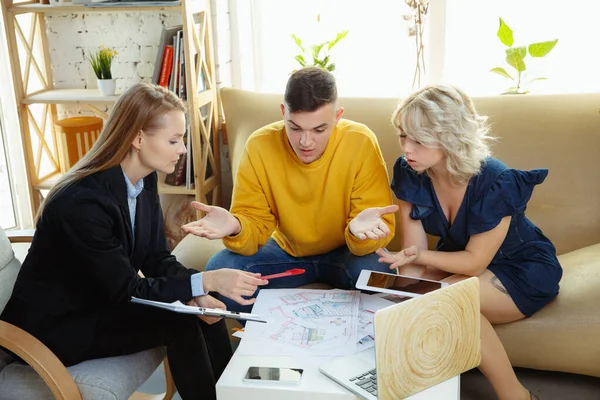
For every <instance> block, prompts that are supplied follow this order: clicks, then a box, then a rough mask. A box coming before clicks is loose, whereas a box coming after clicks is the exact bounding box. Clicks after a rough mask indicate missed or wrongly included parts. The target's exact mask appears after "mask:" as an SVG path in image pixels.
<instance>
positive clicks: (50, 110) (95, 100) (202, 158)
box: [0, 0, 221, 213]
mask: <svg viewBox="0 0 600 400" xmlns="http://www.w3.org/2000/svg"><path fill="white" fill-rule="evenodd" d="M0 2H1V6H2V12H3V13H2V14H3V18H4V27H5V29H6V34H7V39H8V46H9V54H10V63H11V70H12V75H13V84H14V92H15V98H16V101H17V107H18V110H19V119H20V125H21V135H22V137H23V144H24V151H25V155H26V160H27V163H26V164H27V165H26V167H27V173H28V176H29V190H30V195H31V199H32V209H33V212H34V213H35V212H36V211H37V209H38V207H39V205H40V202H41V200H42V193H41V191H42V190H48V189H50V188H51V187H52V185H53V184H54V183H55V182H56V180H57V179H58V177H59V176H61V175H62V174H63V173H65V172H66V171H63V170H61V166H60V164H61V163H60V162H59V160H60V156H61V154H60V153H61V152H62V149H61V147H60V145H59V140H58V137H57V134H56V131H55V125H54V123H55V122H56V121H57V120H58V115H57V109H56V105H57V104H79V105H80V106H81V107H84V108H86V109H88V110H90V111H92V112H93V113H95V114H96V115H98V116H100V117H102V118H107V117H108V114H107V113H106V112H104V111H102V110H100V109H99V108H98V107H97V106H96V105H97V104H112V103H115V102H116V101H117V100H118V98H119V94H117V95H115V96H108V97H106V96H102V95H100V93H99V91H98V90H97V89H55V88H54V82H53V78H52V68H51V63H50V54H49V51H48V40H47V37H46V32H47V30H46V20H45V14H47V13H65V12H68V13H83V12H85V13H102V12H112V13H115V12H132V11H136V12H158V11H176V10H179V11H180V12H181V16H182V26H183V29H182V30H183V42H184V52H185V67H186V68H185V73H186V85H187V90H186V92H187V104H188V108H189V115H188V117H189V123H190V133H191V140H192V152H193V166H192V167H193V173H194V181H195V182H196V185H194V186H193V187H192V188H191V189H186V188H185V186H171V185H167V184H165V183H164V182H163V179H164V176H161V177H160V179H159V181H160V183H159V191H160V193H162V194H176V195H194V196H195V199H196V200H198V201H201V202H204V203H209V204H216V205H218V204H220V201H221V198H220V197H221V185H220V160H219V156H220V153H219V135H218V131H219V127H218V123H219V118H218V109H219V106H218V101H219V99H218V93H217V87H216V70H215V61H214V49H213V41H212V21H211V12H210V0H181V1H176V2H173V5H172V6H171V5H169V6H153V5H143V6H139V7H116V6H114V7H113V6H111V7H85V6H83V5H68V6H61V7H52V6H50V5H46V4H39V3H35V2H19V3H16V2H13V1H12V0H0ZM146 4H147V3H146ZM24 14H29V17H30V18H29V22H28V23H27V24H23V23H22V22H21V21H20V19H22V18H23V15H24ZM25 28H27V29H25ZM157 44H158V43H157ZM106 45H108V46H110V43H106ZM23 54H24V55H25V57H23ZM196 54H198V55H199V57H196ZM20 55H21V56H20ZM200 71H202V74H203V76H204V81H205V82H204V83H205V87H206V90H204V91H202V92H200V93H198V92H197V87H198V86H197V79H198V75H199V72H200ZM34 78H35V79H37V82H39V83H41V86H42V89H41V90H40V89H39V84H38V87H37V88H36V89H35V90H33V89H32V86H35V83H33V82H34ZM204 106H206V110H207V112H206V115H204V116H203V115H202V114H201V111H200V108H201V107H204ZM34 107H35V108H36V110H35V112H34V110H33V108H34ZM40 110H41V111H40ZM42 164H44V165H45V166H46V167H47V166H48V165H50V166H51V168H50V170H48V168H46V170H44V171H43V172H42V169H41V165H42ZM208 168H210V171H211V174H210V175H209V176H207V169H208ZM198 183H200V184H198Z"/></svg>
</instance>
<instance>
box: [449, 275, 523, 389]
mask: <svg viewBox="0 0 600 400" xmlns="http://www.w3.org/2000/svg"><path fill="white" fill-rule="evenodd" d="M466 278H469V277H468V276H464V275H453V276H451V277H449V278H447V279H445V281H446V282H449V283H456V282H458V281H461V280H463V279H466ZM479 291H480V298H481V364H480V365H479V370H480V371H481V372H482V373H483V375H485V377H486V378H487V379H488V380H489V381H490V383H491V384H492V386H493V388H494V391H495V392H496V394H497V395H498V398H499V399H500V400H521V399H522V400H529V399H530V395H529V392H528V391H527V389H525V387H523V385H521V383H520V382H519V380H518V379H517V376H516V375H515V371H514V369H513V367H512V365H511V363H510V360H509V359H508V355H507V354H506V351H505V350H504V347H503V346H502V342H500V338H498V335H497V334H496V331H495V330H494V327H493V326H492V324H504V323H507V322H513V321H517V320H519V319H522V318H525V316H524V315H523V314H522V313H521V311H519V309H518V308H517V306H516V305H515V303H514V301H513V300H512V298H511V297H510V296H509V295H508V292H507V291H506V289H505V288H504V286H503V285H502V283H500V280H499V279H498V278H497V277H496V275H494V274H493V273H492V272H491V271H489V270H486V271H485V272H484V273H483V274H481V275H479Z"/></svg>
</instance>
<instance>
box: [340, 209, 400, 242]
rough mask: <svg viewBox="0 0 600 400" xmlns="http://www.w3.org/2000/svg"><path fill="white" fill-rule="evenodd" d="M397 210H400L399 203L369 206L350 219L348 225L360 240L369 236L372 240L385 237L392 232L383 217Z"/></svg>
mask: <svg viewBox="0 0 600 400" xmlns="http://www.w3.org/2000/svg"><path fill="white" fill-rule="evenodd" d="M396 211H398V206H397V205H391V206H387V207H373V208H367V209H366V210H363V211H361V212H360V214H358V215H357V216H356V217H354V219H353V220H352V221H350V224H349V225H348V228H349V229H350V233H352V234H353V235H354V236H356V237H357V238H359V239H360V240H365V239H367V238H369V239H371V240H378V239H383V238H384V237H386V236H389V235H390V234H391V232H390V228H388V226H387V224H386V223H385V221H384V220H383V219H382V218H381V217H382V216H383V215H385V214H392V213H395V212H396Z"/></svg>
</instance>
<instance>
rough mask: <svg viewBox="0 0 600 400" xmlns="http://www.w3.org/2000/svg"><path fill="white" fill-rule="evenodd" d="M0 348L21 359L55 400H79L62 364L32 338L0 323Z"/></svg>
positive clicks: (77, 393) (10, 325) (74, 385)
mask: <svg viewBox="0 0 600 400" xmlns="http://www.w3.org/2000/svg"><path fill="white" fill-rule="evenodd" d="M0 346H2V347H4V348H5V349H7V350H9V351H11V352H13V353H14V354H16V355H17V356H19V357H21V359H23V361H25V362H26V363H27V364H29V365H30V366H31V367H32V368H33V369H34V370H35V372H37V373H38V375H39V376H40V378H42V379H43V380H44V382H45V383H46V385H48V387H49V388H50V390H51V391H52V394H53V395H54V397H55V398H56V399H57V400H81V393H80V392H79V388H78V387H77V385H76V384H75V381H74V380H73V378H72V377H71V374H69V371H67V368H66V367H65V366H64V365H63V363H62V362H61V361H60V360H59V359H58V358H57V357H56V356H55V355H54V354H53V353H52V352H51V351H50V349H48V348H47V347H46V346H45V345H44V344H43V343H42V342H40V341H39V340H38V339H36V338H35V337H34V336H32V335H30V334H29V333H27V332H25V331H24V330H23V329H21V328H18V327H16V326H14V325H12V324H9V323H8V322H5V321H0Z"/></svg>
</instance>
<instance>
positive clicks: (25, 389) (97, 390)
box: [0, 347, 166, 400]
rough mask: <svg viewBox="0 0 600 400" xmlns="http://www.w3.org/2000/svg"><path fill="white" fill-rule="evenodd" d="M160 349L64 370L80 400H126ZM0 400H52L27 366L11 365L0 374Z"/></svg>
mask: <svg viewBox="0 0 600 400" xmlns="http://www.w3.org/2000/svg"><path fill="white" fill-rule="evenodd" d="M165 354H166V351H165V349H164V348H163V347H158V348H155V349H151V350H146V351H142V352H139V353H135V354H130V355H127V356H120V357H109V358H100V359H97V360H89V361H84V362H82V363H80V364H77V365H74V366H72V367H69V368H67V369H68V370H69V373H70V374H71V376H73V379H74V380H75V383H76V384H77V387H78V388H79V391H80V392H81V396H82V398H83V400H86V399H87V400H127V399H129V397H130V396H131V395H132V394H133V393H134V392H135V391H136V390H137V389H138V388H139V387H140V386H141V385H142V384H143V383H144V382H145V381H146V380H147V379H148V378H149V377H150V375H152V373H153V372H154V371H155V370H156V368H157V367H158V366H159V365H160V363H161V362H162V361H163V359H164V358H165ZM0 399H2V400H23V399H36V400H38V399H40V400H45V399H48V400H52V399H54V397H53V396H52V392H51V391H50V389H49V388H48V386H46V384H45V383H44V381H43V380H42V379H41V378H40V377H39V375H38V374H37V373H36V372H35V371H34V370H33V368H31V367H30V366H28V365H27V364H23V363H21V362H13V363H11V364H9V365H8V366H7V367H6V368H4V369H3V370H2V372H0Z"/></svg>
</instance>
